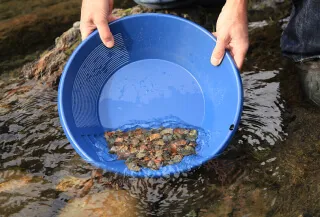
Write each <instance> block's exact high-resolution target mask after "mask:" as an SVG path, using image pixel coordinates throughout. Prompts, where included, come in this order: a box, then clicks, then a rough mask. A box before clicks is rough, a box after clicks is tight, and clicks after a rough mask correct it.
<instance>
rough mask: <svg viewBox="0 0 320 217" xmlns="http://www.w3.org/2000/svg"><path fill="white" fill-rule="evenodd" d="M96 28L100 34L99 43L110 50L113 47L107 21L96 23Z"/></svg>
mask: <svg viewBox="0 0 320 217" xmlns="http://www.w3.org/2000/svg"><path fill="white" fill-rule="evenodd" d="M97 28H98V31H99V34H100V38H101V41H102V42H103V44H104V45H105V46H107V47H108V48H112V47H113V46H114V39H113V35H112V33H111V31H110V28H109V25H108V22H107V20H105V21H100V22H98V23H97Z"/></svg>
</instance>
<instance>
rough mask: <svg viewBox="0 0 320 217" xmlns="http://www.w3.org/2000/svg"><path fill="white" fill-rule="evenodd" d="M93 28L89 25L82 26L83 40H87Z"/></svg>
mask: <svg viewBox="0 0 320 217" xmlns="http://www.w3.org/2000/svg"><path fill="white" fill-rule="evenodd" d="M93 30H94V29H92V28H89V27H82V28H80V32H81V38H82V41H83V40H85V39H86V38H87V37H88V36H89V35H90V34H91V33H92V32H93Z"/></svg>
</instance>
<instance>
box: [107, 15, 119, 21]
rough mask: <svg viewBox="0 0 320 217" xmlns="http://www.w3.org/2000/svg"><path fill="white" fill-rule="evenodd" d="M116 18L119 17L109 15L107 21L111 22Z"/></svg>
mask: <svg viewBox="0 0 320 217" xmlns="http://www.w3.org/2000/svg"><path fill="white" fill-rule="evenodd" d="M117 19H119V17H116V16H114V15H110V16H109V18H108V21H109V22H112V21H115V20H117Z"/></svg>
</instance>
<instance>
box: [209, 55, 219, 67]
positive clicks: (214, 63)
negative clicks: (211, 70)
mask: <svg viewBox="0 0 320 217" xmlns="http://www.w3.org/2000/svg"><path fill="white" fill-rule="evenodd" d="M221 60H222V59H217V58H215V57H213V56H212V57H211V64H212V65H214V66H218V65H219V64H220V63H221Z"/></svg>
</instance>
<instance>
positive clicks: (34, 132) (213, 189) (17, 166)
mask: <svg viewBox="0 0 320 217" xmlns="http://www.w3.org/2000/svg"><path fill="white" fill-rule="evenodd" d="M278 73H279V72H278V71H264V72H246V73H244V74H243V83H244V88H245V96H246V99H245V106H244V113H243V118H242V124H241V128H240V130H239V132H238V135H237V137H236V138H240V139H239V141H236V143H238V144H241V143H249V144H251V145H252V146H254V147H256V148H257V149H258V147H260V148H263V146H264V145H274V144H275V143H276V142H278V141H281V140H283V139H284V138H285V133H284V132H283V126H282V118H281V114H282V111H283V109H284V103H283V101H282V100H281V98H280V93H279V82H278V81H277V74H278ZM0 85H1V87H2V90H1V92H0V96H1V100H0V153H1V159H0V168H1V169H0V183H1V184H0V213H1V214H3V215H5V216H6V215H9V214H15V215H14V216H21V215H28V216H35V215H39V216H52V215H56V214H58V213H60V211H61V210H64V209H65V207H69V209H72V204H74V203H76V202H77V201H76V200H75V201H72V200H71V199H72V198H76V197H87V196H85V195H87V194H88V193H89V194H91V193H98V192H103V191H105V190H108V189H109V190H110V191H115V190H114V189H124V190H126V191H127V192H129V193H130V195H131V196H128V195H122V194H119V197H116V199H112V200H113V202H112V203H113V205H114V207H115V210H116V207H117V206H120V205H119V204H120V203H129V202H130V204H133V205H132V206H133V207H135V209H136V210H135V212H137V213H140V214H141V215H145V216H150V215H154V216H181V215H182V213H188V212H189V211H190V210H199V209H200V208H201V207H203V206H206V205H207V204H214V203H215V201H218V200H219V198H220V196H221V192H220V191H219V190H217V186H218V185H223V183H224V181H226V179H229V184H232V183H230V182H231V181H230V180H233V181H232V182H236V180H238V179H239V178H241V177H242V176H243V173H242V172H241V171H239V170H237V169H234V168H233V169H230V163H229V164H228V163H227V164H224V163H223V160H221V161H219V160H218V161H216V162H215V163H213V164H212V165H211V166H212V168H213V170H206V169H204V168H203V167H201V168H199V169H197V170H195V171H192V172H190V173H188V174H184V173H183V174H179V175H175V176H172V177H167V178H159V179H152V178H145V179H137V178H130V177H122V176H117V175H114V174H110V173H104V174H103V175H102V176H101V177H98V178H97V176H93V177H94V179H93V181H92V180H91V179H90V176H91V173H92V171H93V169H94V168H92V167H91V166H90V165H88V164H87V163H85V162H84V161H83V160H82V159H80V158H79V156H78V155H77V154H76V153H75V151H74V150H73V148H72V147H71V145H70V144H69V143H68V141H67V139H66V138H65V136H64V134H63V131H62V128H61V126H60V123H59V119H58V113H57V105H56V104H57V102H56V98H57V92H56V91H54V90H52V89H48V88H47V87H45V86H41V85H40V84H35V83H34V82H32V81H29V82H23V81H20V80H13V81H12V80H11V81H9V79H7V80H5V82H4V83H1V84H0ZM219 162H220V163H219ZM230 173H231V174H230ZM229 175H230V177H229ZM66 177H77V179H75V180H77V181H75V180H73V179H70V180H71V181H67V182H63V183H62V184H61V180H62V179H65V178H66ZM217 177H218V178H217ZM80 179H81V180H84V181H79V180H80ZM72 180H73V181H72ZM90 180H91V181H90ZM59 183H60V184H59ZM58 184H59V186H60V187H59V188H57V186H58ZM112 189H113V190H112ZM118 191H119V192H121V191H120V190H118ZM99 195H100V194H97V196H96V197H98V196H99ZM103 195H104V194H102V196H103ZM108 197H109V196H108ZM108 197H104V198H103V199H101V198H95V200H103V201H107V202H105V203H107V204H108V203H111V202H110V201H109V199H106V198H108ZM132 198H135V200H133V199H132ZM220 199H221V198H220ZM110 200H111V199H110ZM68 201H69V203H68ZM108 201H109V202H108ZM93 204H94V203H93ZM69 205H70V206H69ZM102 209H103V208H102ZM66 212H67V211H66ZM97 212H98V211H97ZM110 212H111V211H110Z"/></svg>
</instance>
